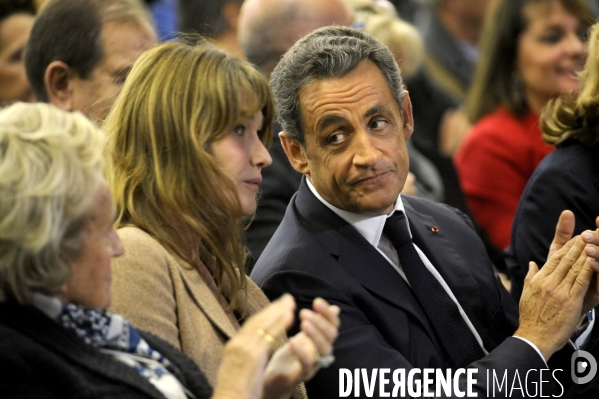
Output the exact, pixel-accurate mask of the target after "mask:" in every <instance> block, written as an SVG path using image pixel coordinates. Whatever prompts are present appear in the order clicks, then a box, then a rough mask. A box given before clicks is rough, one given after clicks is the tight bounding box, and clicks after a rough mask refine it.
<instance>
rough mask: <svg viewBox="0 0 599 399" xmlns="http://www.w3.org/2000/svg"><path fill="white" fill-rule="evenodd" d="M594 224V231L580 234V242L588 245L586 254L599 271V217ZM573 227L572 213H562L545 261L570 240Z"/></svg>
mask: <svg viewBox="0 0 599 399" xmlns="http://www.w3.org/2000/svg"><path fill="white" fill-rule="evenodd" d="M595 224H596V225H597V229H596V230H595V231H591V230H586V231H584V232H583V233H582V234H581V237H582V240H583V241H584V242H585V243H587V244H588V245H587V247H586V248H585V252H586V254H587V255H588V256H590V257H591V258H593V261H594V267H595V268H596V269H597V270H599V217H597V219H595ZM574 225H575V219H574V213H572V211H568V210H566V211H563V212H562V214H561V215H560V217H559V220H558V221H557V226H556V227H555V236H554V237H553V241H552V242H551V245H550V246H549V254H548V255H547V259H549V258H551V255H553V254H554V253H555V252H557V251H558V250H559V249H560V248H562V247H563V246H564V245H565V244H566V243H567V242H568V241H569V240H570V239H571V238H572V234H574Z"/></svg>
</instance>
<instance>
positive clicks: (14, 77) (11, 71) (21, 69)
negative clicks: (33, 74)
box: [0, 13, 34, 104]
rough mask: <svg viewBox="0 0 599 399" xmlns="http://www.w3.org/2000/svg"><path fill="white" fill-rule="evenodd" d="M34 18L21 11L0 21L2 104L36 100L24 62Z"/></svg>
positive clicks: (0, 98)
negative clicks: (24, 52) (24, 50)
mask: <svg viewBox="0 0 599 399" xmlns="http://www.w3.org/2000/svg"><path fill="white" fill-rule="evenodd" d="M33 19H34V17H33V15H30V14H25V13H19V14H13V15H11V16H9V17H7V18H5V19H4V20H2V21H1V22H0V104H2V103H5V104H6V103H12V102H16V101H29V102H33V100H34V97H33V92H32V91H31V88H30V87H29V82H28V81H27V75H26V73H25V64H24V63H23V49H24V48H25V45H26V44H27V40H28V39H29V33H30V32H31V28H32V26H33Z"/></svg>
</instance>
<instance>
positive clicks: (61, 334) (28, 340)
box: [0, 302, 212, 399]
mask: <svg viewBox="0 0 599 399" xmlns="http://www.w3.org/2000/svg"><path fill="white" fill-rule="evenodd" d="M139 333H140V335H141V336H142V337H143V338H144V339H145V340H146V341H147V342H148V344H149V345H150V346H151V347H152V348H153V349H155V350H157V351H158V352H160V353H161V354H162V355H164V356H165V357H166V358H167V359H169V360H170V361H171V363H173V364H174V365H175V366H176V367H177V369H178V373H176V377H177V378H178V379H179V381H181V382H182V383H183V384H184V385H185V386H186V388H187V389H188V390H189V391H191V392H192V393H193V394H194V395H195V396H196V397H197V398H198V399H208V398H209V397H210V396H211V395H212V388H211V387H210V385H209V384H208V381H207V380H206V378H205V377H204V375H203V374H202V373H201V371H200V370H199V368H198V366H197V365H196V364H195V363H194V362H193V361H192V360H191V359H190V358H189V357H187V356H186V355H184V354H183V353H182V352H179V351H177V350H176V349H175V348H174V347H173V346H172V345H170V344H169V343H167V342H166V341H164V340H162V339H160V338H158V337H157V336H155V335H152V334H150V333H146V332H143V331H139ZM0 370H1V371H0V396H1V397H3V398H4V397H6V398H40V399H41V398H43V399H49V398H57V399H58V398H61V399H62V398H106V399H109V398H110V399H113V398H131V399H133V398H139V399H141V398H156V399H164V396H163V395H162V393H160V392H159V391H158V390H157V389H156V388H155V387H154V385H152V384H151V383H150V382H148V380H147V379H145V378H143V377H142V376H141V375H140V374H139V373H138V372H137V371H135V369H133V368H132V367H129V366H127V365H126V364H124V363H121V362H119V361H117V360H115V359H114V358H113V357H112V356H110V355H106V354H103V353H101V352H100V351H99V350H98V349H96V348H94V347H92V346H91V345H88V344H86V343H85V342H83V340H81V339H80V338H79V337H77V336H76V334H75V333H74V332H72V331H68V330H66V329H64V328H63V327H62V326H61V325H59V324H58V323H56V322H54V321H53V320H51V319H50V318H49V317H47V316H46V315H44V314H43V313H41V312H40V311H39V310H37V309H36V308H34V307H31V306H20V305H18V304H16V303H14V302H12V303H10V302H9V303H0Z"/></svg>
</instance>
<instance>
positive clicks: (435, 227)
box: [431, 226, 439, 233]
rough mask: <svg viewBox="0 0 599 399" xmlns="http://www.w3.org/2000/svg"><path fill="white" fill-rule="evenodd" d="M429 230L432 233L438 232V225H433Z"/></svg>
mask: <svg viewBox="0 0 599 399" xmlns="http://www.w3.org/2000/svg"><path fill="white" fill-rule="evenodd" d="M431 231H432V232H433V233H438V232H439V226H433V227H431Z"/></svg>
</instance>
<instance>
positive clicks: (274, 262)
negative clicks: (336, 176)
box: [251, 181, 569, 399]
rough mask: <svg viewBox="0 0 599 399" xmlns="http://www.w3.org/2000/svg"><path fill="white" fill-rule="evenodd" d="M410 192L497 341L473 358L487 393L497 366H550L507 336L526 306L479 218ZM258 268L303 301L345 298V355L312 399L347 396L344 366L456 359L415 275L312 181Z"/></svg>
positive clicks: (426, 241)
mask: <svg viewBox="0 0 599 399" xmlns="http://www.w3.org/2000/svg"><path fill="white" fill-rule="evenodd" d="M402 198H403V203H404V206H405V210H406V213H407V215H408V219H409V223H410V229H411V232H412V235H413V240H414V243H416V245H418V247H419V248H420V249H421V250H422V251H423V252H424V253H425V254H426V256H427V257H428V258H429V260H430V261H431V262H432V264H433V265H435V267H436V268H437V270H438V271H439V273H440V274H441V275H442V276H443V278H444V279H445V281H446V282H447V284H448V285H449V286H450V287H451V289H452V291H453V293H454V294H455V296H456V297H457V299H458V301H459V302H460V304H461V305H462V307H463V309H464V310H465V312H466V313H467V314H468V316H469V318H470V320H471V322H472V324H473V325H474V327H475V328H476V330H477V331H478V332H479V334H480V336H481V338H482V340H483V342H484V345H485V348H486V349H487V350H489V351H491V353H490V354H489V355H488V356H486V357H485V358H483V359H482V360H480V361H477V362H474V363H472V365H471V366H470V367H476V368H478V369H479V373H478V376H477V378H478V383H479V385H478V389H480V391H479V392H480V393H479V397H484V396H486V393H485V389H486V379H485V378H486V377H485V376H486V370H487V369H488V368H493V369H494V370H495V371H496V372H499V373H503V370H508V372H509V373H515V371H516V370H519V373H520V375H525V374H526V371H527V370H529V369H542V368H546V366H545V364H544V362H543V360H542V359H541V358H540V356H539V355H538V354H537V353H536V351H535V350H534V349H533V348H532V347H531V346H529V345H528V344H526V343H525V342H523V341H521V340H519V339H517V338H507V339H506V337H510V336H511V335H512V334H513V332H514V331H515V329H516V326H517V308H516V305H515V303H514V301H513V299H512V298H511V297H510V295H509V294H508V293H507V292H506V291H505V290H504V289H503V287H502V285H501V283H500V282H499V281H498V279H497V278H496V276H495V274H494V272H493V269H492V267H491V265H490V263H489V260H488V257H487V255H486V253H485V249H484V246H483V245H482V243H481V242H480V240H479V239H478V237H477V236H476V233H475V232H474V230H473V228H472V225H471V223H470V221H469V220H468V219H467V218H466V217H465V216H464V215H462V214H461V213H458V212H457V211H455V210H454V209H452V208H450V207H447V206H445V205H440V204H436V203H433V202H431V201H427V200H423V199H419V198H414V197H402ZM434 226H437V227H438V232H433V229H432V228H433V227H434ZM251 278H252V279H253V280H254V281H256V283H257V284H258V285H259V286H261V288H262V289H263V290H264V292H265V293H266V295H267V296H269V297H270V298H276V297H278V296H280V295H281V294H282V293H284V292H290V293H291V294H293V295H294V296H295V298H296V300H297V302H298V304H299V307H300V308H309V307H311V303H312V301H313V299H314V298H316V297H322V298H324V299H326V300H328V301H329V302H330V303H332V304H336V305H338V306H339V307H340V308H341V328H340V334H339V337H338V339H337V341H336V343H335V351H334V354H335V356H336V362H335V364H334V365H333V366H332V367H331V368H328V369H325V370H321V371H320V372H319V373H318V374H317V375H316V377H315V378H314V379H313V380H312V381H311V382H309V383H308V384H306V387H307V389H308V396H309V397H310V398H311V399H314V398H327V399H330V398H334V397H337V396H338V389H339V381H338V374H339V368H348V369H350V370H353V369H355V368H366V369H372V368H383V367H384V368H390V369H392V370H393V369H397V368H406V369H410V368H414V367H416V368H428V367H431V368H446V367H450V364H449V361H448V357H447V356H446V354H445V353H444V351H443V349H442V348H441V346H440V343H439V341H438V339H437V337H436V336H435V334H434V333H432V332H431V331H432V327H431V325H430V321H429V320H428V319H427V317H426V315H425V314H424V311H423V310H422V309H421V308H420V305H419V303H418V302H417V300H416V299H415V297H414V296H413V294H412V292H411V290H410V288H409V287H408V285H407V284H406V282H405V281H404V280H403V279H402V278H401V276H400V275H399V274H398V273H397V271H395V269H393V267H392V266H391V265H390V264H389V263H388V262H387V261H386V260H385V259H384V258H383V257H382V256H381V255H380V253H379V252H378V251H377V250H376V249H375V248H374V247H372V245H370V244H369V243H368V242H367V241H366V240H365V239H364V238H363V237H362V236H361V235H360V234H359V233H358V232H357V231H356V230H355V229H354V228H353V227H352V226H350V225H349V224H347V223H346V222H345V221H344V220H342V219H341V218H339V217H338V216H337V215H335V214H334V213H333V212H332V211H330V210H329V209H328V208H327V207H326V206H325V205H323V204H322V203H321V202H320V201H319V200H318V199H317V198H316V197H314V195H313V194H312V192H311V191H310V190H309V188H308V186H307V184H306V182H305V181H303V182H302V184H301V186H300V189H299V191H298V193H297V194H296V196H294V198H293V199H292V201H291V203H290V204H289V207H288V208H287V213H286V214H285V218H284V219H283V221H282V223H281V225H280V227H279V229H278V230H277V232H276V233H275V235H274V236H273V238H272V240H271V241H270V243H269V244H268V246H267V247H266V248H265V250H264V252H263V253H262V256H261V257H260V259H259V260H258V262H257V264H256V266H255V268H254V270H253V271H252V274H251ZM510 375H512V374H510ZM568 376H569V375H568ZM508 378H509V377H508ZM544 388H545V389H546V391H545V390H544V392H550V388H549V387H548V386H545V387H544ZM377 392H378V388H377ZM361 393H362V394H364V391H363V390H362V392H361ZM558 393H559V388H558ZM515 395H516V396H517V393H515Z"/></svg>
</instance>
